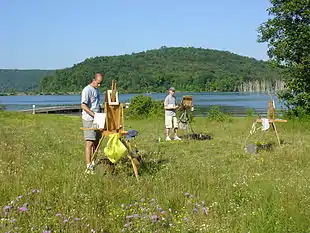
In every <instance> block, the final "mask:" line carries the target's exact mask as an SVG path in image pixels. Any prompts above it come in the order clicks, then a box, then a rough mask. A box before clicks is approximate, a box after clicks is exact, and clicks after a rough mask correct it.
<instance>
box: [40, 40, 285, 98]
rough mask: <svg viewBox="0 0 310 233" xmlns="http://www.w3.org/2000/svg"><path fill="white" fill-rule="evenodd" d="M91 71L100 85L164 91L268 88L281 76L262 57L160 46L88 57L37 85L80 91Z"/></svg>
mask: <svg viewBox="0 0 310 233" xmlns="http://www.w3.org/2000/svg"><path fill="white" fill-rule="evenodd" d="M96 72H101V73H103V74H104V83H103V85H102V86H103V87H105V88H106V87H107V86H110V83H111V80H112V79H116V80H117V81H118V89H119V90H120V91H122V92H134V93H143V92H163V91H166V90H167V88H168V87H169V86H174V87H175V88H177V89H178V90H180V91H195V92H202V91H219V92H236V91H244V90H245V89H246V88H245V86H246V85H248V84H249V83H251V82H256V81H259V82H261V83H268V85H269V86H268V88H269V89H271V90H274V89H275V88H277V82H278V81H279V80H281V77H280V74H279V70H278V69H276V68H271V67H270V66H269V65H268V62H265V61H259V60H256V59H254V58H248V57H244V56H240V55H236V54H233V53H230V52H226V51H218V50H212V49H203V48H193V47H187V48H185V47H170V48H169V47H165V46H163V47H161V48H160V49H153V50H148V51H144V52H139V53H132V54H126V55H119V56H100V57H93V58H87V59H86V60H85V61H83V62H81V63H79V64H75V65H73V67H70V68H65V69H60V70H56V72H55V74H53V75H48V76H46V77H44V78H43V79H42V81H41V82H40V90H44V92H54V93H57V92H80V91H81V89H82V88H83V87H84V86H85V85H87V84H88V83H89V82H90V79H91V78H92V77H93V75H94V74H95V73H96ZM278 86H279V85H278ZM255 90H258V89H257V88H256V89H255ZM262 90H263V88H262ZM258 91H259V90H258Z"/></svg>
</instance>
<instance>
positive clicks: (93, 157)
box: [91, 133, 104, 162]
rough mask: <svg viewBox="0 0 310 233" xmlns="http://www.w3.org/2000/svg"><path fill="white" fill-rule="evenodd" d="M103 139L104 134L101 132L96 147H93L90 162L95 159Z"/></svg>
mask: <svg viewBox="0 0 310 233" xmlns="http://www.w3.org/2000/svg"><path fill="white" fill-rule="evenodd" d="M103 139H104V134H103V133H102V135H101V138H100V140H99V142H98V145H97V147H96V149H95V151H94V153H93V156H92V157H91V162H93V161H95V159H96V157H97V154H98V151H99V147H100V145H101V143H102V141H103Z"/></svg>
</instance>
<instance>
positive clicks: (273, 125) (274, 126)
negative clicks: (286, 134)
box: [271, 122, 281, 146]
mask: <svg viewBox="0 0 310 233" xmlns="http://www.w3.org/2000/svg"><path fill="white" fill-rule="evenodd" d="M271 125H272V128H273V129H274V132H275V133H276V136H277V139H278V143H279V146H281V142H280V138H279V135H278V131H277V128H276V125H275V123H274V122H272V123H271Z"/></svg>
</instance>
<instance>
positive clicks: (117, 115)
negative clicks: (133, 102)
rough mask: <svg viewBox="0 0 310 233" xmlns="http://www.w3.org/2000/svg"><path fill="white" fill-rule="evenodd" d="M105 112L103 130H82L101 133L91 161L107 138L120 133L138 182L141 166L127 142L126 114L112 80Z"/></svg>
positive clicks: (106, 97) (106, 93)
mask: <svg viewBox="0 0 310 233" xmlns="http://www.w3.org/2000/svg"><path fill="white" fill-rule="evenodd" d="M104 112H105V113H106V122H105V127H104V128H103V129H97V128H81V130H95V131H100V132H101V138H100V140H99V143H98V145H97V147H96V149H95V151H94V153H93V156H92V158H91V161H92V162H93V161H95V160H96V158H97V155H98V152H99V148H100V145H101V144H102V141H103V139H104V138H105V136H108V135H111V134H114V133H119V135H120V140H121V142H122V143H123V144H124V145H125V147H126V148H127V151H128V153H127V157H128V158H129V160H130V161H131V165H132V167H133V171H134V175H135V177H136V179H137V180H138V167H139V165H140V163H139V161H138V160H137V158H135V157H134V151H133V150H132V146H131V145H130V143H129V141H128V140H126V138H125V137H124V136H126V135H127V134H128V131H125V130H124V114H123V104H121V103H119V101H118V92H117V90H116V81H115V80H112V87H111V90H108V91H106V92H105V99H104Z"/></svg>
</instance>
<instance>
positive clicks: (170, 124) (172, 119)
mask: <svg viewBox="0 0 310 233" xmlns="http://www.w3.org/2000/svg"><path fill="white" fill-rule="evenodd" d="M165 126H166V129H172V128H174V129H177V128H178V120H177V118H176V116H165Z"/></svg>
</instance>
